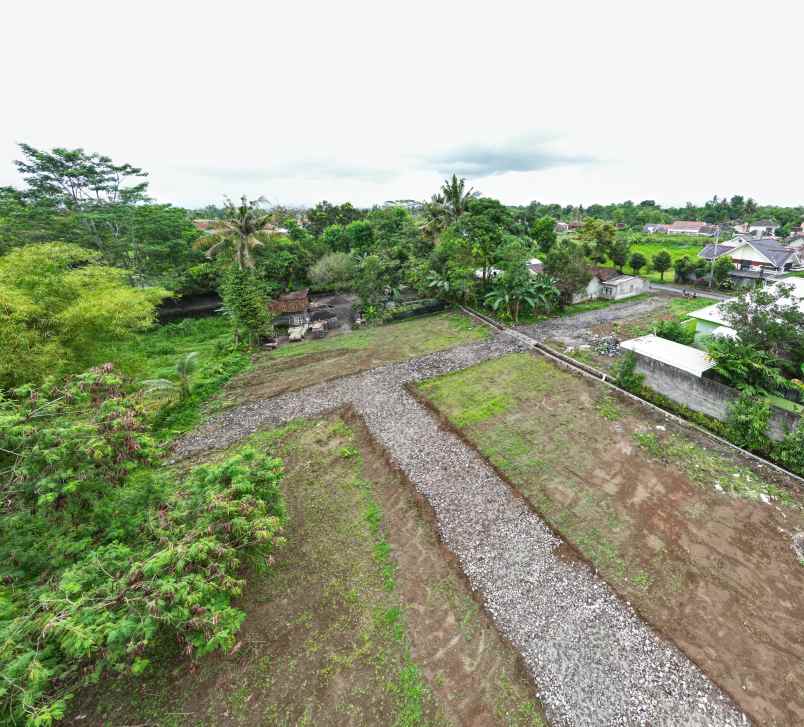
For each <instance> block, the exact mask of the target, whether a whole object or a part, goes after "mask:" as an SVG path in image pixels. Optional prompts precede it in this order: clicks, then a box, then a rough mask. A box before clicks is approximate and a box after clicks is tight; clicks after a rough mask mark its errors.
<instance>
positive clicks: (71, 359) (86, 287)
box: [0, 243, 168, 386]
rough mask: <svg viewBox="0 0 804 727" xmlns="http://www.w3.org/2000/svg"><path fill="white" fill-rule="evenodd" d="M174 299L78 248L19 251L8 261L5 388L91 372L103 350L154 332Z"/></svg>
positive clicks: (1, 312)
mask: <svg viewBox="0 0 804 727" xmlns="http://www.w3.org/2000/svg"><path fill="white" fill-rule="evenodd" d="M166 295H168V293H167V291H165V290H162V289H160V288H134V287H132V286H131V285H129V284H128V276H127V274H126V272H125V271H123V270H120V269H117V268H112V267H108V266H106V265H102V264H100V254H99V253H98V252H93V251H90V250H87V249H86V248H82V247H79V246H78V245H71V244H62V243H42V244H32V245H26V246H25V247H18V248H15V249H13V250H12V251H11V252H9V253H8V254H7V255H5V256H3V257H2V258H0V341H2V346H0V386H15V385H18V384H20V383H23V382H26V381H41V380H42V379H43V378H44V377H45V375H47V374H57V373H60V372H65V371H75V370H77V369H79V368H83V367H85V366H86V365H87V364H88V363H89V362H90V361H91V357H92V352H93V351H94V350H95V347H96V346H97V345H99V344H101V343H103V342H104V341H108V340H113V339H120V338H123V337H125V336H127V335H130V334H131V333H132V332H133V331H137V330H143V329H145V328H147V327H149V326H150V325H151V324H152V323H153V320H154V311H155V306H156V304H157V303H158V302H159V301H160V300H161V299H162V298H164V297H165V296H166Z"/></svg>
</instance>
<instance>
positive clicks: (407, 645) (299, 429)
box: [72, 417, 544, 727]
mask: <svg viewBox="0 0 804 727" xmlns="http://www.w3.org/2000/svg"><path fill="white" fill-rule="evenodd" d="M249 443H251V444H254V445H256V446H259V447H264V448H267V449H269V450H270V451H272V452H273V453H276V454H277V455H279V456H281V457H282V458H283V459H284V461H285V464H286V474H285V479H284V483H283V491H284V494H285V497H286V500H287V505H288V511H289V525H288V529H287V537H288V542H287V545H286V546H285V547H284V548H283V549H282V550H281V551H279V552H278V553H277V555H276V563H275V565H274V568H273V570H272V572H270V573H268V574H262V575H261V574H253V575H252V576H251V577H250V578H249V579H248V585H247V588H246V592H245V594H244V597H243V599H242V602H241V603H240V604H239V605H240V607H241V608H243V610H244V611H245V612H246V614H247V617H246V621H245V623H244V626H243V629H242V632H241V634H240V642H239V643H238V645H237V646H236V647H235V649H234V650H233V652H232V653H231V654H229V655H228V656H225V657H220V658H209V659H207V660H202V661H201V662H200V663H199V665H198V668H197V670H196V669H192V668H190V666H191V665H190V664H189V663H188V662H187V661H185V660H183V659H182V658H181V657H180V656H178V655H175V654H174V655H172V656H171V655H170V650H169V648H167V647H166V651H167V654H166V658H165V659H164V660H161V661H163V663H165V664H166V665H165V666H164V667H162V668H160V670H159V672H158V673H155V674H152V675H150V676H149V677H146V678H145V679H144V680H138V681H133V680H131V679H123V678H121V679H118V680H111V681H110V682H107V683H105V684H104V685H103V687H102V689H96V690H92V691H87V692H86V693H85V694H84V695H83V696H82V698H81V699H80V700H79V702H78V704H76V705H75V708H74V710H73V713H72V723H73V724H76V725H82V727H88V725H101V724H104V725H124V724H128V725H135V724H137V725H171V726H178V725H271V726H278V725H333V726H334V725H372V726H373V725H389V726H390V725H397V726H399V727H414V726H415V725H456V726H457V725H477V726H480V725H520V726H522V727H524V726H525V725H529V726H531V727H536V726H538V725H543V724H544V723H543V721H542V718H541V717H540V709H539V707H538V704H537V703H536V702H535V701H534V700H533V695H532V691H531V688H530V686H529V683H528V681H527V679H526V678H525V677H524V676H523V675H522V673H521V671H520V667H519V666H518V662H517V658H516V655H515V653H514V651H513V649H511V648H510V647H509V646H508V645H507V644H505V643H503V642H502V640H501V639H500V637H499V636H498V635H497V632H496V631H495V630H494V628H493V626H492V625H491V624H490V622H489V621H488V619H487V618H486V616H485V615H484V613H483V612H482V611H481V610H480V608H479V606H478V605H477V604H476V603H475V601H474V600H472V598H471V596H470V594H469V592H468V589H467V587H466V586H465V584H464V582H463V580H462V578H461V577H460V576H459V574H458V572H457V570H456V569H455V568H454V567H453V566H452V565H451V564H450V562H449V561H448V559H447V558H446V557H445V551H444V550H443V549H442V547H441V546H440V544H439V543H438V541H437V539H436V536H435V532H434V528H433V526H432V524H431V522H430V520H429V515H428V513H427V512H426V511H425V510H424V509H423V508H421V507H420V506H419V504H418V503H417V499H416V498H415V496H414V494H413V491H412V488H410V486H409V485H408V484H407V483H406V482H404V481H403V480H402V479H401V477H400V476H398V475H396V474H395V473H393V472H392V471H391V470H390V469H389V468H388V467H387V466H386V464H385V461H384V459H383V458H382V455H381V454H380V453H379V452H378V451H377V450H376V449H375V447H374V445H373V444H372V443H371V442H370V440H369V439H368V437H367V435H366V434H365V432H364V430H363V428H362V426H361V424H360V423H359V422H357V421H350V422H349V423H347V422H345V421H344V420H343V419H341V418H338V417H332V418H329V419H325V420H318V421H307V422H295V423H292V424H291V425H289V426H286V427H283V428H281V429H276V430H272V431H269V432H264V433H260V434H258V435H255V436H253V437H252V438H251V439H250V440H249ZM216 456H220V455H216Z"/></svg>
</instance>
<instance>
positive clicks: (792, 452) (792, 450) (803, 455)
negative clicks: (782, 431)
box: [773, 423, 804, 475]
mask: <svg viewBox="0 0 804 727" xmlns="http://www.w3.org/2000/svg"><path fill="white" fill-rule="evenodd" d="M773 458H774V459H775V460H776V461H777V462H778V463H779V464H781V465H782V466H783V467H787V469H789V470H790V471H791V472H795V473H796V474H797V475H804V424H801V423H799V425H798V426H797V427H796V428H795V429H794V430H793V431H792V432H788V433H787V435H785V437H784V439H782V441H781V442H778V443H777V444H776V445H775V446H774V448H773Z"/></svg>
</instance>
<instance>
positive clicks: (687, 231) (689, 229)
mask: <svg viewBox="0 0 804 727" xmlns="http://www.w3.org/2000/svg"><path fill="white" fill-rule="evenodd" d="M717 229H718V228H717V227H716V226H714V225H708V224H707V223H706V222H691V221H689V220H676V221H675V222H674V223H673V224H672V225H670V227H669V228H668V230H667V232H668V234H670V235H707V236H709V237H714V236H715V234H716V233H717Z"/></svg>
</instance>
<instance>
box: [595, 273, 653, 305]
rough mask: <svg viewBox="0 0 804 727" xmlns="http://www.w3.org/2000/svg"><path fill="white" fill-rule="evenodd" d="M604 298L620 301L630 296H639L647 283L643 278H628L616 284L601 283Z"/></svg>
mask: <svg viewBox="0 0 804 727" xmlns="http://www.w3.org/2000/svg"><path fill="white" fill-rule="evenodd" d="M602 287H603V293H602V296H603V297H604V298H610V299H611V300H620V299H622V298H628V297H630V296H632V295H639V294H640V293H642V292H643V291H644V290H645V289H646V288H647V282H646V281H645V280H644V279H643V278H637V277H629V278H628V279H627V280H623V281H621V282H619V283H617V284H610V283H603V286H602Z"/></svg>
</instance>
